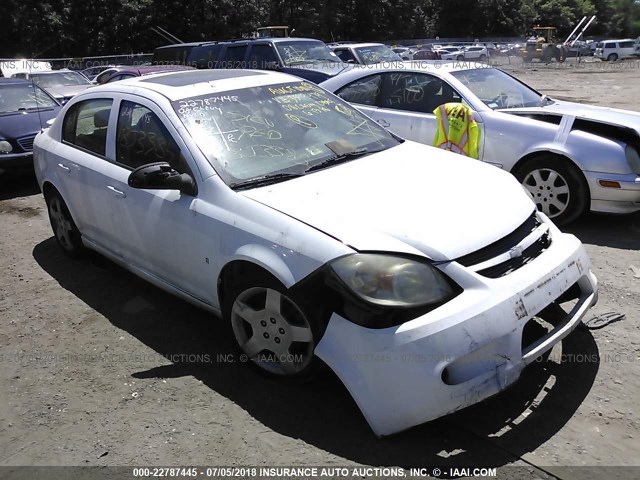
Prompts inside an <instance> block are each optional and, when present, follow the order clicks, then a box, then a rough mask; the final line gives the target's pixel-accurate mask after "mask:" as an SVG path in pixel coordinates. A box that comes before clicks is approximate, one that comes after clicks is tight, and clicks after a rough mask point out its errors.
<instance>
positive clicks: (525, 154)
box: [321, 62, 640, 224]
mask: <svg viewBox="0 0 640 480" xmlns="http://www.w3.org/2000/svg"><path fill="white" fill-rule="evenodd" d="M321 86H322V87H324V88H326V89H327V90H329V91H331V92H334V93H337V94H338V95H339V96H340V97H341V98H343V99H345V100H347V101H349V102H352V103H353V104H354V105H356V106H357V107H358V108H359V109H360V110H361V111H362V112H364V113H365V114H367V115H369V116H370V117H371V118H373V119H374V120H376V121H377V122H378V123H380V125H382V126H384V127H385V128H388V129H389V130H390V131H392V132H393V133H395V134H397V135H400V136H401V137H403V138H406V139H409V140H414V141H417V142H421V143H425V144H428V145H431V144H432V143H433V140H434V138H435V134H436V131H437V128H438V124H437V121H436V116H435V115H434V113H433V111H434V110H435V109H436V108H437V107H438V106H439V105H442V104H444V103H449V102H463V103H465V104H467V105H468V106H469V107H471V109H472V110H473V112H474V113H473V116H474V119H475V120H476V122H477V123H478V127H479V129H480V159H481V160H482V161H484V162H487V163H490V164H492V165H495V166H497V167H499V168H501V169H504V170H506V171H508V172H511V173H513V174H514V175H515V177H516V178H517V179H518V180H520V181H521V182H522V184H523V185H524V186H525V188H527V189H528V190H529V191H530V192H531V194H532V195H533V198H534V200H535V202H536V205H538V208H539V209H540V210H542V211H543V212H545V214H546V215H547V216H548V217H550V218H552V219H553V221H554V222H556V223H563V224H566V223H569V222H571V221H573V220H575V219H576V218H578V217H579V216H580V215H581V214H582V213H584V212H586V211H588V210H591V211H594V212H602V213H633V212H636V211H639V210H640V154H639V152H640V113H638V112H631V111H625V110H618V109H611V108H604V107H596V106H590V105H584V104H578V103H573V102H566V101H560V100H552V99H551V98H549V97H547V96H546V95H542V94H540V93H538V92H536V91H535V90H533V89H532V88H530V87H528V86H527V85H525V84H524V83H522V82H520V81H519V80H517V79H515V78H513V77H512V76H510V75H509V74H507V73H506V72H504V71H502V70H500V69H497V68H489V67H488V66H487V65H484V64H482V65H478V64H476V62H464V63H459V62H457V63H451V62H444V63H433V64H426V63H425V62H422V63H420V62H416V63H411V62H403V63H398V64H396V65H384V66H370V67H367V68H358V67H357V66H356V67H355V68H354V69H353V70H352V71H350V72H345V73H343V74H341V75H339V76H337V77H335V78H333V79H330V80H327V81H325V82H322V83H321Z"/></svg>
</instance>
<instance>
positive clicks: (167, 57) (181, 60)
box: [151, 46, 193, 65]
mask: <svg viewBox="0 0 640 480" xmlns="http://www.w3.org/2000/svg"><path fill="white" fill-rule="evenodd" d="M192 48H193V47H191V46H189V47H184V46H176V47H168V48H164V47H160V48H156V50H155V51H154V52H153V59H152V60H151V63H153V64H154V65H184V64H186V63H187V57H188V56H189V53H190V52H191V49H192Z"/></svg>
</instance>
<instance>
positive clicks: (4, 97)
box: [0, 83, 58, 113]
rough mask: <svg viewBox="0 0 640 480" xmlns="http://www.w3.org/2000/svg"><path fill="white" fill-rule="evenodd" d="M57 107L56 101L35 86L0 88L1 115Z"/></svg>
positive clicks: (23, 85)
mask: <svg viewBox="0 0 640 480" xmlns="http://www.w3.org/2000/svg"><path fill="white" fill-rule="evenodd" d="M56 106H58V104H57V103H56V101H55V100H53V99H52V98H51V97H50V96H49V95H47V94H46V93H45V92H43V91H42V90H41V89H40V88H39V87H36V86H35V85H31V84H28V83H25V84H22V85H15V84H14V85H3V86H2V87H1V88H0V113H10V112H19V111H23V110H36V109H38V108H40V109H43V108H53V107H56Z"/></svg>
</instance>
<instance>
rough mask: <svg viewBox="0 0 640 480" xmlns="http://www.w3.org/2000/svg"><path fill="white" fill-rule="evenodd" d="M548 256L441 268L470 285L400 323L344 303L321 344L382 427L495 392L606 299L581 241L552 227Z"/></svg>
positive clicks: (394, 427)
mask: <svg viewBox="0 0 640 480" xmlns="http://www.w3.org/2000/svg"><path fill="white" fill-rule="evenodd" d="M552 234H553V243H552V244H551V246H550V247H549V248H548V249H547V250H545V251H544V252H543V253H542V254H541V255H540V256H539V257H538V258H536V259H535V260H534V261H532V262H530V263H529V264H527V265H524V266H523V267H521V268H519V269H518V270H516V271H514V272H511V273H509V274H508V275H505V276H503V277H500V278H486V277H483V276H481V275H479V274H477V273H475V272H473V271H470V270H469V269H468V268H466V267H464V266H462V265H460V264H459V263H457V262H450V263H447V264H444V265H440V268H441V270H442V271H443V272H444V273H446V274H447V275H448V276H449V277H450V278H451V279H453V280H454V281H455V282H456V283H458V284H459V285H460V286H462V287H463V288H464V291H463V293H461V294H460V295H458V296H457V297H456V298H454V299H453V300H451V301H450V302H448V303H446V304H445V305H443V306H441V307H439V308H437V309H436V310H433V311H431V312H429V313H427V314H425V315H422V316H420V317H418V318H416V319H413V320H411V321H408V322H406V323H404V324H402V325H400V326H397V327H391V328H385V329H369V328H365V327H362V326H359V325H356V324H355V323H353V322H351V321H349V320H347V319H345V318H344V317H342V316H340V315H338V314H336V313H334V314H333V315H332V317H331V319H330V321H329V324H328V327H327V329H326V332H325V334H324V336H323V338H322V340H321V341H320V342H319V344H318V345H317V347H316V355H317V356H318V357H320V358H321V359H322V360H323V361H324V362H325V363H326V364H328V365H329V366H330V367H331V368H332V369H333V371H334V372H335V373H336V374H337V375H338V377H339V378H340V379H341V380H342V382H343V383H344V385H345V386H346V387H347V389H348V390H349V392H350V393H351V395H352V396H353V398H354V399H355V401H356V403H357V404H358V406H359V407H360V409H361V411H362V413H363V414H364V416H365V418H366V419H367V421H368V423H369V425H370V426H371V428H372V429H373V431H374V432H375V433H376V435H379V436H382V435H390V434H393V433H396V432H399V431H402V430H405V429H407V428H410V427H412V426H415V425H418V424H421V423H424V422H427V421H429V420H433V419H435V418H438V417H440V416H443V415H446V414H448V413H451V412H454V411H456V410H459V409H461V408H464V407H466V406H469V405H472V404H474V403H477V402H479V401H481V400H483V399H485V398H487V397H489V396H491V395H494V394H496V393H498V392H500V391H501V390H503V389H504V388H505V387H507V386H508V385H510V384H511V383H513V382H515V381H516V380H517V379H518V378H519V376H520V373H521V371H522V370H523V368H524V367H525V366H526V365H528V364H529V363H531V362H533V361H534V360H535V359H536V358H538V357H539V356H540V355H542V354H544V353H545V352H547V351H548V350H550V349H551V348H552V347H553V346H554V345H555V344H556V343H558V342H559V341H561V340H562V339H563V338H564V337H565V336H566V335H568V334H569V333H570V332H571V331H572V330H573V329H574V328H575V327H576V326H577V325H578V323H579V322H580V321H581V319H582V318H583V316H584V315H585V313H586V312H587V310H588V309H589V308H590V307H591V306H592V305H594V304H595V303H596V301H597V281H596V278H595V276H594V275H593V274H592V273H591V271H590V269H589V268H590V261H589V258H588V256H587V254H586V252H585V251H584V248H583V247H582V245H581V243H580V241H579V240H578V239H576V238H575V237H574V236H573V235H567V234H563V233H561V232H560V231H559V230H557V229H556V228H555V227H552ZM570 289H571V291H572V292H573V291H575V292H579V293H578V295H579V298H578V300H577V302H576V304H575V306H574V307H573V308H572V309H571V311H570V312H569V313H568V314H566V316H565V317H564V318H561V319H559V321H557V322H555V324H554V327H553V328H552V329H551V330H550V331H549V332H548V333H547V334H546V335H544V336H542V337H541V338H538V339H537V340H536V341H534V342H533V343H531V344H527V343H526V342H523V330H524V328H525V325H526V324H527V323H528V322H529V321H535V320H532V318H533V317H534V316H535V315H537V314H538V313H539V312H541V311H542V310H543V309H544V308H545V307H547V306H549V305H550V304H552V303H554V301H555V300H556V299H558V298H559V297H560V296H561V295H563V294H566V292H568V291H569V290H570Z"/></svg>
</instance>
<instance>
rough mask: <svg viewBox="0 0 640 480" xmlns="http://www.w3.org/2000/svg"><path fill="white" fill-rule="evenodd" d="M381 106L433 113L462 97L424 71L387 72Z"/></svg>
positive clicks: (458, 100)
mask: <svg viewBox="0 0 640 480" xmlns="http://www.w3.org/2000/svg"><path fill="white" fill-rule="evenodd" d="M385 84H386V88H385V93H384V96H383V99H382V103H381V106H382V107H385V108H392V109H394V110H405V111H409V112H421V113H429V114H431V113H433V111H434V110H435V109H436V108H437V107H439V106H440V105H443V104H445V103H449V102H460V101H461V99H462V97H461V96H460V95H459V94H458V93H457V92H456V91H455V90H454V89H453V88H452V87H451V86H450V85H449V84H448V83H446V82H444V81H443V80H441V79H440V78H438V77H436V76H434V75H428V74H424V73H415V72H409V73H402V72H397V73H388V74H386V78H385Z"/></svg>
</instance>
